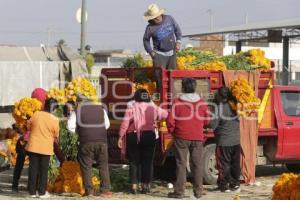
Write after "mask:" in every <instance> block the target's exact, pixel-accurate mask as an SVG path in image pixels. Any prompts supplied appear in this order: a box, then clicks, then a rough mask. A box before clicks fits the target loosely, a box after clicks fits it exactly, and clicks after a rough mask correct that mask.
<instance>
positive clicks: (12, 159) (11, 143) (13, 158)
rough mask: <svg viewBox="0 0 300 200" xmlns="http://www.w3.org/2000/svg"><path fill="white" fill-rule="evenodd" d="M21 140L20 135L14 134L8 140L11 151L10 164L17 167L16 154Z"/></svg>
mask: <svg viewBox="0 0 300 200" xmlns="http://www.w3.org/2000/svg"><path fill="white" fill-rule="evenodd" d="M18 139H19V134H18V133H14V134H13V135H12V136H11V137H10V138H9V139H8V140H7V144H8V146H9V149H10V163H11V164H12V165H13V166H15V165H16V159H17V152H16V145H17V142H18Z"/></svg>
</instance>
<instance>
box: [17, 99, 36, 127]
mask: <svg viewBox="0 0 300 200" xmlns="http://www.w3.org/2000/svg"><path fill="white" fill-rule="evenodd" d="M41 109H42V103H41V102H40V101H39V100H37V99H34V98H30V97H25V98H23V99H21V100H20V101H18V102H17V103H15V106H14V110H13V114H12V115H13V117H14V119H15V121H16V123H17V125H18V127H19V128H21V129H24V128H25V126H26V122H27V120H28V119H30V118H31V117H32V115H33V113H34V112H35V111H38V110H41Z"/></svg>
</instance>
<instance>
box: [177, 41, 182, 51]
mask: <svg viewBox="0 0 300 200" xmlns="http://www.w3.org/2000/svg"><path fill="white" fill-rule="evenodd" d="M180 47H181V44H180V42H176V51H179V50H180Z"/></svg>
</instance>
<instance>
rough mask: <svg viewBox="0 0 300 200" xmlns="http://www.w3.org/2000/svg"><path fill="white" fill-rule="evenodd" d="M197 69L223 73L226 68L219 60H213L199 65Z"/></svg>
mask: <svg viewBox="0 0 300 200" xmlns="http://www.w3.org/2000/svg"><path fill="white" fill-rule="evenodd" d="M197 69H202V70H211V71H225V70H226V69H227V68H226V65H225V63H224V62H222V61H219V60H214V61H212V62H209V63H205V64H203V65H199V66H198V67H197Z"/></svg>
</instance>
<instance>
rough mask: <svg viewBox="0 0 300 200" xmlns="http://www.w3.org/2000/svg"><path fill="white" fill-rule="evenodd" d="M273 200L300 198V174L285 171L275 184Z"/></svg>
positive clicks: (296, 199)
mask: <svg viewBox="0 0 300 200" xmlns="http://www.w3.org/2000/svg"><path fill="white" fill-rule="evenodd" d="M272 190H273V192H274V193H273V197H272V200H286V199H290V200H298V199H300V176H299V175H296V174H293V173H283V174H282V175H281V176H280V177H279V179H278V180H277V181H276V183H275V185H274V186H273V189H272Z"/></svg>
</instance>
